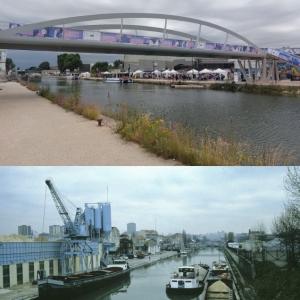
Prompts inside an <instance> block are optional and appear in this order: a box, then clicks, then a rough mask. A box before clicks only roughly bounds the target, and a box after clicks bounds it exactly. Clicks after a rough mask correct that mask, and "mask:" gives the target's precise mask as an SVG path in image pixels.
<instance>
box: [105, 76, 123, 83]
mask: <svg viewBox="0 0 300 300" xmlns="http://www.w3.org/2000/svg"><path fill="white" fill-rule="evenodd" d="M105 82H107V83H120V82H121V80H120V78H118V77H109V78H106V79H105Z"/></svg>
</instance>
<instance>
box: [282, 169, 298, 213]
mask: <svg viewBox="0 0 300 300" xmlns="http://www.w3.org/2000/svg"><path fill="white" fill-rule="evenodd" d="M284 183H285V185H284V187H285V190H286V191H287V193H288V196H289V199H290V201H291V202H292V203H293V204H294V205H295V206H296V207H298V209H300V167H290V168H288V173H287V176H286V179H285V182H284Z"/></svg>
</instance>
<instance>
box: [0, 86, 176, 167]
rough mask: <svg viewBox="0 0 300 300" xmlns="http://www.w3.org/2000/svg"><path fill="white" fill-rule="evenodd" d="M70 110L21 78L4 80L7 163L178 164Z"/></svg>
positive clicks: (1, 152) (2, 132)
mask: <svg viewBox="0 0 300 300" xmlns="http://www.w3.org/2000/svg"><path fill="white" fill-rule="evenodd" d="M111 123H112V122H111V120H109V119H107V118H106V119H105V122H104V126H103V127H98V126H97V122H95V121H89V120H86V119H84V118H82V117H81V116H78V115H76V114H74V113H72V112H66V111H64V110H63V109H62V108H60V107H58V106H57V105H55V104H52V103H50V102H49V101H48V100H46V99H43V98H41V97H39V96H37V95H36V93H34V92H31V91H29V90H27V89H26V88H25V87H23V86H21V85H20V84H18V83H16V82H7V83H0V164H1V165H115V166H124V165H126V166H127V165H128V166H144V165H148V166H149V165H150V166H162V165H177V164H178V163H177V162H175V161H171V160H164V159H161V158H158V157H157V156H155V155H153V154H151V153H148V152H146V151H145V150H144V149H142V148H141V147H140V146H138V145H136V144H134V143H129V142H126V141H124V140H122V139H121V138H120V137H119V136H118V135H117V134H115V133H114V132H113V129H112V128H111Z"/></svg>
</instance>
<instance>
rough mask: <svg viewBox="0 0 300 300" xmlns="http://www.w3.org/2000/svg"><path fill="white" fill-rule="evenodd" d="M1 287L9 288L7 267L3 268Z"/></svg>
mask: <svg viewBox="0 0 300 300" xmlns="http://www.w3.org/2000/svg"><path fill="white" fill-rule="evenodd" d="M3 287H4V288H9V287H10V277H9V266H8V265H6V266H3Z"/></svg>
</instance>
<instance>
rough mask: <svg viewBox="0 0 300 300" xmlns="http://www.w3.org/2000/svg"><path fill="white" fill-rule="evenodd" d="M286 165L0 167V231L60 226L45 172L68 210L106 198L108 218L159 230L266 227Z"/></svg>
mask: <svg viewBox="0 0 300 300" xmlns="http://www.w3.org/2000/svg"><path fill="white" fill-rule="evenodd" d="M286 172H287V169H286V168H285V167H270V168H266V167H264V168H250V167H237V168H229V167H201V168H200V167H178V168H172V167H171V168H168V167H0V186H1V189H0V204H1V210H0V234H9V233H16V231H17V225H20V224H28V225H32V227H33V229H34V230H37V231H39V232H41V231H42V224H43V217H42V216H43V210H44V201H45V199H46V218H45V228H44V229H45V230H47V229H48V225H52V224H61V220H60V217H59V215H58V213H57V211H56V208H55V206H54V203H53V201H52V199H51V196H50V193H49V192H46V198H45V191H47V189H46V186H45V184H44V181H45V179H47V178H49V177H50V178H52V179H53V180H54V182H55V185H56V186H57V188H58V189H59V191H60V192H61V194H62V195H63V196H64V198H65V199H66V200H65V202H66V205H67V207H68V208H69V210H70V212H71V213H73V212H75V208H74V207H73V206H72V205H71V204H70V202H69V200H71V202H73V203H74V204H75V205H76V206H80V207H83V206H84V203H85V202H105V201H106V198H107V197H106V190H107V186H108V191H109V193H108V200H109V201H110V202H111V203H112V222H113V225H114V226H117V227H118V228H119V229H120V230H121V231H124V230H125V229H126V224H127V223H128V222H136V223H137V228H138V230H140V229H153V228H154V227H155V223H156V224H157V229H158V231H160V232H163V233H172V232H181V231H182V229H185V230H187V231H188V232H190V233H207V232H215V231H218V230H224V231H235V232H243V231H244V232H245V231H248V229H249V228H251V227H252V228H253V227H254V226H255V225H257V224H258V223H259V222H263V223H264V224H265V225H266V226H267V227H269V228H270V227H271V225H272V222H273V219H274V217H275V216H277V215H279V214H280V212H281V211H282V209H283V203H284V201H285V200H286V193H285V191H284V188H283V180H284V177H285V175H286Z"/></svg>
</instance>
